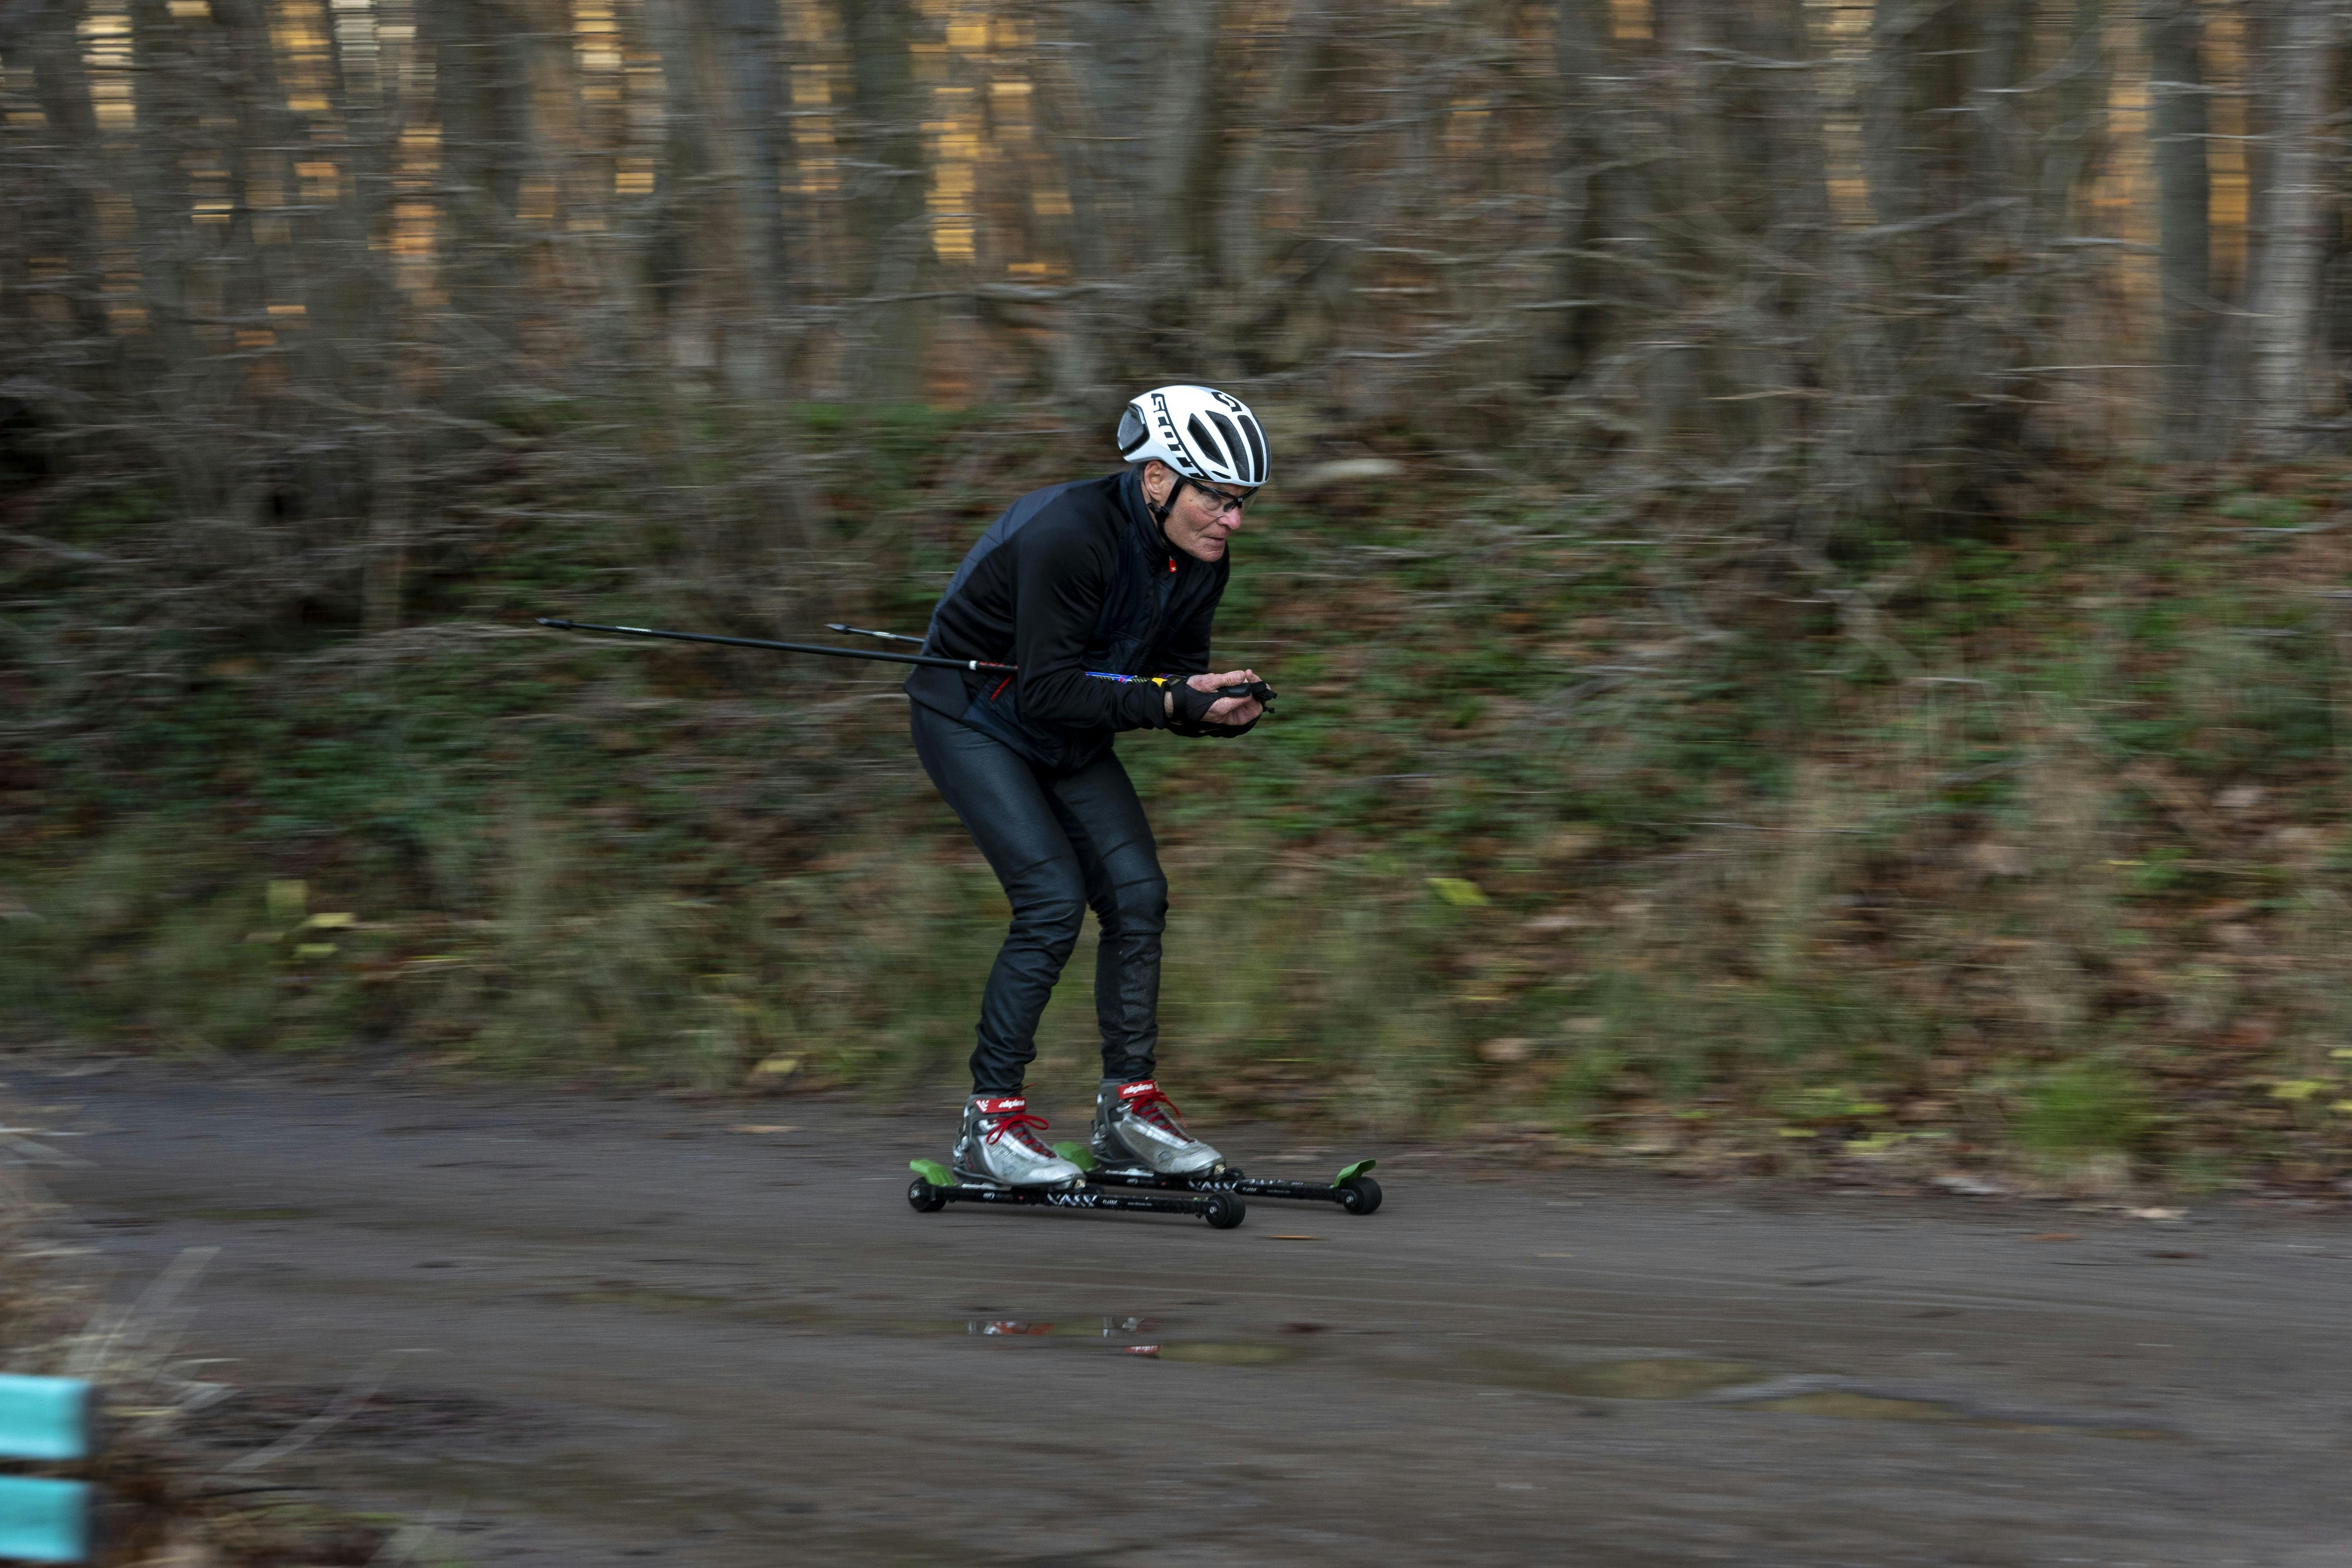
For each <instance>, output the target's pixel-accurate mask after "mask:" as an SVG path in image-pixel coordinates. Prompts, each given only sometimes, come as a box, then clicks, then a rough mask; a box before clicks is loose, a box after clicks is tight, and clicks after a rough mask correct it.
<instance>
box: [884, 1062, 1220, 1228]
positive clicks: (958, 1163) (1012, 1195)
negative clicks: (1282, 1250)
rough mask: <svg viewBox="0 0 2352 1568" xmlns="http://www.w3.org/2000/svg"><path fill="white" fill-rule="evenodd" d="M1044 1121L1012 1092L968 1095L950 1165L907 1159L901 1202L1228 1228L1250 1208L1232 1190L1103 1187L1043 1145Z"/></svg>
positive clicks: (922, 1208) (931, 1209) (933, 1210)
mask: <svg viewBox="0 0 2352 1568" xmlns="http://www.w3.org/2000/svg"><path fill="white" fill-rule="evenodd" d="M1045 1126H1046V1121H1045V1118H1044V1117H1042V1116H1034V1115H1032V1114H1030V1111H1029V1102H1028V1101H1027V1100H1024V1099H1023V1098H1022V1097H1021V1096H1019V1095H974V1096H972V1097H971V1100H967V1101H966V1102H965V1104H964V1114H963V1127H962V1131H961V1133H960V1134H959V1135H958V1137H957V1139H956V1145H955V1152H954V1156H953V1161H954V1163H953V1168H952V1169H950V1167H949V1166H948V1165H944V1164H941V1163H940V1162H939V1161H937V1160H909V1161H908V1162H907V1163H908V1167H909V1168H910V1169H912V1170H913V1171H914V1173H915V1179H914V1181H913V1182H911V1183H909V1184H908V1187H907V1202H908V1205H909V1206H911V1207H912V1208H913V1209H914V1210H915V1212H916V1213H918V1214H937V1213H938V1212H939V1211H940V1210H941V1209H943V1208H945V1207H947V1206H948V1205H950V1204H951V1203H979V1204H1004V1205H1013V1206H1014V1207H1020V1208H1063V1209H1108V1210H1117V1211H1124V1212H1129V1213H1146V1214H1181V1215H1193V1216H1195V1217H1197V1218H1200V1219H1203V1220H1206V1221H1207V1222H1208V1223H1209V1225H1210V1226H1211V1227H1212V1228H1213V1229H1216V1230H1231V1229H1232V1228H1233V1227H1234V1226H1237V1225H1239V1224H1241V1223H1242V1219H1243V1217H1244V1215H1246V1214H1247V1213H1248V1212H1249V1211H1248V1208H1247V1206H1246V1205H1244V1203H1243V1202H1242V1200H1241V1198H1240V1197H1239V1196H1238V1195H1237V1194H1233V1193H1230V1192H1223V1191H1218V1190H1214V1189H1203V1190H1202V1191H1199V1192H1188V1193H1181V1194H1180V1193H1167V1194H1140V1193H1123V1192H1118V1193H1113V1192H1105V1191H1104V1190H1103V1189H1102V1188H1101V1187H1099V1186H1097V1185H1095V1184H1091V1183H1089V1182H1088V1181H1087V1178H1086V1173H1085V1171H1084V1170H1083V1169H1082V1168H1081V1167H1080V1166H1079V1165H1077V1164H1076V1163H1073V1162H1071V1161H1069V1160H1066V1159H1065V1158H1063V1157H1062V1156H1061V1155H1060V1154H1059V1153H1057V1152H1055V1151H1054V1150H1052V1149H1049V1148H1047V1147H1046V1146H1045V1142H1044V1141H1043V1140H1041V1139H1040V1138H1039V1137H1038V1136H1037V1133H1038V1132H1039V1131H1042V1130H1043V1129H1044V1128H1045Z"/></svg>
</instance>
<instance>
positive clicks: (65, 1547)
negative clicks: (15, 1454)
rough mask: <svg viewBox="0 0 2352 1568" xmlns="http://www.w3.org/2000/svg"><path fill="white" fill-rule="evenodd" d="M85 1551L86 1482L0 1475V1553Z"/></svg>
mask: <svg viewBox="0 0 2352 1568" xmlns="http://www.w3.org/2000/svg"><path fill="white" fill-rule="evenodd" d="M20 1381H21V1380H20ZM88 1556H89V1485H88V1483H86V1482H83V1481H37V1480H31V1479H26V1478H25V1477H23V1476H0V1558H7V1559H13V1560H15V1561H16V1562H19V1563H79V1562H81V1561H83V1560H84V1559H85V1558H87V1557H88Z"/></svg>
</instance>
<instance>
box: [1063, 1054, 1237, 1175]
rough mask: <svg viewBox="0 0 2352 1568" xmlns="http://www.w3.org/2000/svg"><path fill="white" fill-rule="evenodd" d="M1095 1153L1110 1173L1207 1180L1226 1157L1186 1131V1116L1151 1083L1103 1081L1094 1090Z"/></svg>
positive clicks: (1220, 1166) (1098, 1161) (1156, 1085)
mask: <svg viewBox="0 0 2352 1568" xmlns="http://www.w3.org/2000/svg"><path fill="white" fill-rule="evenodd" d="M1090 1152H1092V1153H1093V1155H1094V1157H1095V1159H1096V1161H1097V1163H1100V1164H1101V1165H1103V1166H1104V1167H1105V1168H1107V1169H1111V1170H1118V1169H1122V1168H1129V1167H1134V1166H1141V1167H1142V1168H1143V1169H1144V1170H1146V1171H1149V1172H1150V1173H1151V1174H1153V1175H1155V1176H1174V1177H1178V1178H1184V1177H1192V1176H1206V1175H1210V1174H1212V1173H1215V1172H1218V1171H1221V1170H1223V1168H1224V1163H1225V1157H1224V1156H1223V1155H1222V1154H1220V1153H1218V1152H1216V1151H1215V1150H1214V1149H1212V1148H1210V1147H1209V1146H1208V1145H1207V1144H1206V1143H1203V1142H1201V1141H1200V1140H1199V1139H1198V1138H1195V1137H1193V1136H1192V1134H1191V1133H1190V1132H1187V1131H1184V1121H1183V1118H1182V1117H1181V1116H1179V1115H1178V1114H1177V1113H1176V1107H1175V1106H1174V1105H1173V1104H1171V1102H1170V1101H1169V1099H1168V1097H1167V1096H1166V1095H1164V1094H1162V1093H1160V1086H1159V1085H1158V1084H1157V1083H1155V1082H1153V1081H1152V1080H1151V1079H1141V1080H1139V1081H1138V1082H1135V1083H1120V1082H1118V1081H1117V1080H1116V1079H1104V1080H1103V1082H1102V1087H1101V1088H1100V1089H1097V1090H1096V1092H1095V1130H1094V1141H1093V1146H1092V1149H1091V1151H1090Z"/></svg>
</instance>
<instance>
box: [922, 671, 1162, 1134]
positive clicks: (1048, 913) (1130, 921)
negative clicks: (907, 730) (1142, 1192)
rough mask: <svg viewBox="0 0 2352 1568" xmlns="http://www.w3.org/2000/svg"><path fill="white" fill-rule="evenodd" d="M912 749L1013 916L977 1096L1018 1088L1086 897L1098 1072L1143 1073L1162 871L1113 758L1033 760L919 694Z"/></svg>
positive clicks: (994, 977)
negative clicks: (1057, 769)
mask: <svg viewBox="0 0 2352 1568" xmlns="http://www.w3.org/2000/svg"><path fill="white" fill-rule="evenodd" d="M914 708H915V718H914V731H915V754H916V755H917V756H919V757H920V758H921V759H922V762H923V771H924V772H925V773H929V774H930V775H931V782H932V783H933V784H937V785H938V786H939V790H940V795H944V796H945V797H946V798H947V803H948V805H950V806H952V807H953V808H954V810H955V814H956V816H959V817H961V818H962V819H963V825H964V826H965V827H966V828H968V829H970V830H971V837H972V840H973V842H975V843H977V844H978V845H979V846H980V852H981V854H982V856H984V857H985V858H987V860H988V864H989V867H990V868H991V869H992V870H993V871H995V873H996V879H997V880H998V881H999V882H1002V883H1003V885H1004V896H1005V897H1006V898H1007V899H1009V900H1012V903H1013V926H1012V929H1011V930H1009V931H1006V932H1005V936H1004V945H1003V948H1001V949H999V950H998V952H997V954H996V964H995V967H994V968H992V969H991V970H990V971H989V972H988V989H987V991H986V992H985V993H983V994H982V998H981V1004H980V1043H979V1045H978V1047H977V1048H975V1049H974V1050H973V1051H972V1053H971V1087H972V1092H973V1093H974V1094H1016V1093H1018V1092H1020V1089H1021V1087H1022V1081H1021V1080H1022V1076H1023V1074H1024V1071H1025V1070H1026V1069H1027V1068H1028V1066H1029V1063H1030V1060H1031V1058H1034V1057H1035V1056H1036V1054H1037V1020H1038V1018H1039V1017H1040V1016H1043V1015H1044V1013H1045V1002H1046V999H1047V998H1048V997H1050V996H1051V995H1052V994H1054V983H1055V981H1057V980H1059V979H1060V978H1061V975H1062V965H1063V964H1064V963H1066V962H1068V960H1069V956H1070V952H1071V950H1072V949H1073V948H1075V947H1076V946H1077V942H1078V928H1079V926H1080V924H1081V923H1083V922H1084V921H1085V919H1086V912H1087V907H1088V906H1089V905H1091V906H1092V907H1093V909H1094V911H1095V920H1096V922H1097V924H1098V925H1099V926H1100V927H1101V928H1102V946H1101V947H1100V948H1099V949H1098V950H1097V953H1096V956H1095V1017H1096V1020H1097V1023H1098V1024H1100V1026H1101V1027H1102V1042H1103V1045H1102V1050H1103V1076H1104V1077H1105V1078H1115V1079H1122V1080H1132V1079H1145V1078H1150V1076H1151V1071H1152V1050H1153V1047H1156V1046H1157V1045H1158V1044H1159V1042H1160V932H1161V931H1163V930H1165V929H1166V927H1167V924H1168V879H1167V878H1166V877H1164V876H1162V875H1161V874H1160V854H1159V850H1158V848H1157V847H1156V846H1154V845H1153V843H1152V841H1151V825H1150V823H1148V822H1146V821H1145V820H1144V818H1143V803H1142V802H1141V801H1139V800H1138V799H1137V798H1136V796H1135V785H1134V784H1132V783H1131V782H1130V781H1129V778H1128V776H1127V769H1126V768H1124V767H1122V766H1120V765H1119V761H1118V757H1116V756H1114V755H1112V754H1111V753H1110V752H1104V753H1103V756H1102V758H1101V760H1100V761H1098V762H1095V763H1089V764H1087V766H1086V767H1083V768H1080V769H1079V770H1078V771H1077V772H1076V773H1062V774H1056V773H1051V772H1049V771H1047V770H1046V769H1044V768H1041V767H1038V766H1037V765H1036V764H1034V763H1031V762H1029V761H1028V760H1027V759H1026V758H1024V757H1023V756H1021V755H1020V753H1018V752H1014V751H1013V748H1011V747H1010V746H1007V745H1005V744H1004V743H1003V742H1001V741H997V740H994V739H992V738H991V737H990V736H987V735H984V734H982V733H981V732H980V731H977V730H974V729H972V728H971V727H970V726H969V725H965V724H960V723H958V722H957V721H954V720H952V719H950V718H948V717H947V716H946V715H944V714H942V713H939V712H936V711H934V710H931V709H929V708H926V707H924V706H923V705H922V704H921V703H916V704H915V705H914Z"/></svg>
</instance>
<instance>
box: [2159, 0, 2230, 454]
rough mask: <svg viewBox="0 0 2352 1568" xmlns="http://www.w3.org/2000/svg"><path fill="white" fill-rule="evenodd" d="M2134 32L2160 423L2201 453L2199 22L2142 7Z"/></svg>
mask: <svg viewBox="0 0 2352 1568" xmlns="http://www.w3.org/2000/svg"><path fill="white" fill-rule="evenodd" d="M2143 26H2144V28H2145V31H2146V35H2147V52H2148V65H2149V80H2148V84H2147V92H2148V129H2149V141H2150V142H2151V143H2152V146H2153V153H2154V157H2155V160H2156V184H2157V213H2158V223H2159V226H2160V237H2159V239H2158V278H2159V280H2160V285H2161V288H2162V291H2163V305H2162V310H2163V323H2164V324H2163V348H2162V357H2163V361H2164V365H2165V371H2164V376H2165V400H2164V401H2165V419H2166V424H2167V426H2168V429H2169V430H2170V432H2171V435H2172V437H2173V438H2174V439H2175V440H2176V441H2181V440H2186V441H2188V442H2189V443H2190V445H2191V447H2192V448H2194V449H2198V450H2201V449H2202V448H2203V447H2204V437H2205V429H2206V420H2205V413H2206V410H2205V407H2204V397H2205V394H2206V391H2207V388H2208V386H2209V385H2210V380H2211V376H2210V372H2211V368H2212V354H2213V327H2214V316H2213V298H2212V261H2211V238H2210V226H2209V209H2210V202H2211V182H2210V176H2209V174H2208V173H2207V168H2206V146H2205V142H2206V137H2207V133H2208V132H2207V125H2208V120H2209V117H2208V115H2207V113H2206V103H2205V72H2204V22H2203V19H2202V17H2201V16H2200V14H2199V10H2198V3H2197V0H2151V3H2150V4H2149V5H2148V8H2147V12H2146V14H2145V16H2144V18H2143Z"/></svg>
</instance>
